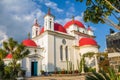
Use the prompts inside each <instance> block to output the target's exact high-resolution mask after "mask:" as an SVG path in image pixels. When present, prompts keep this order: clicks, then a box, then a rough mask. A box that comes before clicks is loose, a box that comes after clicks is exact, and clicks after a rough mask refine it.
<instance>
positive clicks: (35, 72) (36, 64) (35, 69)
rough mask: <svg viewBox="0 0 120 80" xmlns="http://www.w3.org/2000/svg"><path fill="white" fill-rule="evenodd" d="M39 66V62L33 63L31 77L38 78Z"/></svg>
mask: <svg viewBox="0 0 120 80" xmlns="http://www.w3.org/2000/svg"><path fill="white" fill-rule="evenodd" d="M37 66H38V62H32V63H31V75H32V76H37Z"/></svg>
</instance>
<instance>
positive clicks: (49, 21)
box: [44, 8, 54, 31]
mask: <svg viewBox="0 0 120 80" xmlns="http://www.w3.org/2000/svg"><path fill="white" fill-rule="evenodd" d="M44 30H51V31H54V16H53V15H52V14H51V12H50V8H49V9H48V13H47V14H46V15H45V16H44Z"/></svg>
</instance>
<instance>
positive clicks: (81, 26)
mask: <svg viewBox="0 0 120 80" xmlns="http://www.w3.org/2000/svg"><path fill="white" fill-rule="evenodd" d="M72 24H76V25H77V26H78V27H80V28H85V26H84V25H83V24H82V23H81V22H80V21H77V20H71V21H69V22H67V23H66V24H65V25H64V28H65V29H66V28H69V26H70V25H72Z"/></svg>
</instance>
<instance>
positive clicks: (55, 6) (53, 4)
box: [45, 1, 63, 12]
mask: <svg viewBox="0 0 120 80" xmlns="http://www.w3.org/2000/svg"><path fill="white" fill-rule="evenodd" d="M45 5H46V6H47V7H50V8H52V9H55V10H56V11H58V12H63V10H62V9H60V8H58V5H57V4H56V3H54V2H51V1H48V2H46V3H45Z"/></svg>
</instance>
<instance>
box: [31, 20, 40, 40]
mask: <svg viewBox="0 0 120 80" xmlns="http://www.w3.org/2000/svg"><path fill="white" fill-rule="evenodd" d="M39 34H40V26H39V24H38V22H37V19H36V20H35V23H34V25H33V26H32V38H34V37H36V36H38V35H39Z"/></svg>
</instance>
